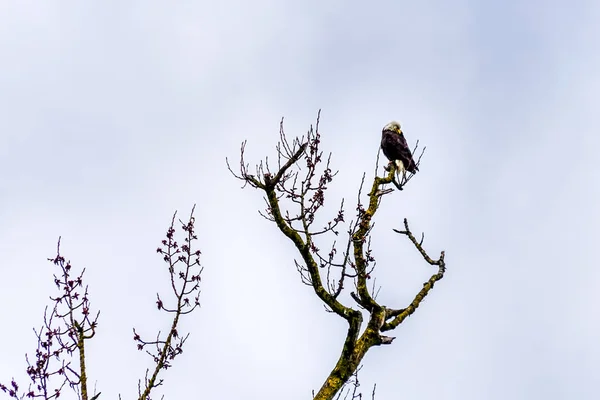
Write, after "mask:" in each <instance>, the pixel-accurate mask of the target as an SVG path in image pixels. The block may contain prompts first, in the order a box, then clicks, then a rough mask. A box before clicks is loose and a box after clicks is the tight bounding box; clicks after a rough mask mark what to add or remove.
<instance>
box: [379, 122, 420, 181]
mask: <svg viewBox="0 0 600 400" xmlns="http://www.w3.org/2000/svg"><path fill="white" fill-rule="evenodd" d="M381 150H383V154H385V156H386V157H387V159H388V160H390V161H391V162H393V163H394V164H395V165H396V174H397V176H398V183H399V184H402V177H403V176H404V174H405V173H406V171H408V172H410V173H413V174H414V173H415V172H417V171H418V170H419V168H417V164H415V160H413V157H412V154H411V152H410V149H409V148H408V143H406V139H405V138H404V134H403V133H402V130H401V129H400V124H399V123H398V122H396V121H392V122H390V123H389V124H387V125H386V126H384V127H383V131H382V133H381Z"/></svg>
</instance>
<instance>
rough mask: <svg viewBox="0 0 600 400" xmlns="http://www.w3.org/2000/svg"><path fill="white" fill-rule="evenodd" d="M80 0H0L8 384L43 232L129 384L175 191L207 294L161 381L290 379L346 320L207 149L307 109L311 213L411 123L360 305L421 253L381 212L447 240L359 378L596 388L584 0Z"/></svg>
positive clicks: (444, 395) (594, 17)
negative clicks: (323, 158)
mask: <svg viewBox="0 0 600 400" xmlns="http://www.w3.org/2000/svg"><path fill="white" fill-rule="evenodd" d="M84 3H85V4H84ZM91 3H92V2H83V3H82V2H68V1H63V2H55V1H50V0H48V1H44V2H39V1H11V0H0V60H1V61H0V171H2V176H1V178H0V254H1V255H2V256H1V259H0V260H1V261H0V273H1V274H0V277H1V278H0V304H1V305H2V306H1V307H0V318H1V321H2V323H1V326H2V327H3V329H1V330H0V342H2V343H4V344H3V345H2V352H1V355H0V381H4V382H6V381H8V380H10V378H11V377H12V376H15V377H17V378H19V380H20V381H21V382H26V376H25V374H24V369H25V360H24V354H25V352H32V351H33V349H34V346H35V337H34V335H33V332H32V331H31V328H32V327H33V326H38V325H39V323H40V321H41V316H42V314H43V309H44V306H45V304H47V303H48V300H47V298H48V295H50V294H52V290H53V284H52V273H53V272H54V270H53V268H52V265H51V264H50V263H49V262H47V261H46V258H48V257H52V256H53V255H54V254H55V250H56V241H57V238H58V237H59V236H61V235H62V250H63V253H64V255H66V256H67V257H68V258H70V259H71V260H72V262H73V264H74V265H75V266H76V267H85V268H87V273H86V277H87V280H88V283H89V284H90V292H91V296H92V306H93V307H94V308H95V309H101V311H102V314H101V317H100V327H99V332H98V335H97V337H96V338H95V339H94V340H93V341H91V342H90V344H89V352H88V354H87V357H88V363H89V374H90V379H91V381H92V382H93V383H94V384H96V385H97V389H98V390H99V391H102V396H101V399H103V398H105V399H109V398H110V399H115V398H117V395H118V394H119V393H121V394H122V395H123V398H124V399H126V398H133V397H134V396H135V395H136V393H137V379H138V378H140V377H142V376H143V373H144V370H145V368H146V367H147V366H148V365H149V360H148V359H147V357H145V356H144V355H143V354H142V353H140V352H138V351H136V349H135V344H134V342H133V340H132V333H131V328H132V327H133V326H135V327H136V328H137V329H138V331H140V332H143V333H146V334H147V335H149V336H152V335H154V334H155V332H156V331H157V330H158V329H162V330H163V331H164V330H166V329H167V326H168V321H166V320H165V319H164V318H163V317H162V316H161V314H160V313H159V312H157V311H156V309H155V304H154V301H155V296H156V292H157V291H158V290H162V289H164V288H165V286H166V285H167V279H168V277H167V275H166V271H165V270H164V267H163V263H162V262H161V260H160V257H159V256H157V255H156V253H155V249H156V247H157V245H158V244H159V243H160V240H162V238H163V235H164V233H165V231H166V228H167V227H168V224H169V223H170V219H171V216H172V214H173V212H174V211H175V210H179V211H180V213H181V214H182V215H188V213H189V211H190V209H191V207H192V206H193V204H194V203H196V204H197V229H198V233H199V236H200V248H201V250H202V252H203V257H202V263H203V265H204V267H205V271H204V274H203V282H202V294H201V302H202V308H201V309H200V310H199V311H198V312H197V313H195V314H193V315H191V316H189V317H188V318H186V319H185V320H184V322H183V324H184V325H183V327H182V330H189V331H191V332H192V335H191V336H190V339H189V341H188V343H187V345H186V347H185V349H184V354H183V355H182V356H181V357H180V358H178V359H177V360H176V362H175V365H174V367H173V368H172V369H170V370H169V371H168V372H167V373H166V374H165V375H164V377H165V379H166V383H165V385H164V386H163V387H161V389H162V390H161V391H159V392H158V393H164V394H165V395H166V398H167V399H185V398H194V399H195V398H198V399H252V398H261V399H284V398H286V399H310V398H311V391H312V390H313V389H314V390H318V388H319V387H320V386H321V384H322V383H323V381H324V379H325V378H326V376H327V374H328V373H329V371H330V370H331V369H332V368H333V366H334V365H335V362H336V360H337V358H338V356H339V353H340V350H341V348H342V344H343V339H344V335H345V331H346V324H345V322H344V321H342V320H341V319H340V318H338V317H336V316H335V315H332V314H328V313H326V312H325V311H324V310H323V307H322V305H321V304H320V302H319V300H318V299H317V298H316V296H315V295H314V294H313V292H312V290H311V289H310V288H309V287H307V286H304V285H303V284H302V283H301V282H300V277H299V276H298V274H297V272H296V269H295V267H294V263H293V259H294V257H296V253H295V248H294V247H293V246H292V245H291V244H290V243H288V242H287V241H286V240H284V238H282V236H281V235H280V234H279V233H278V231H277V229H276V227H275V226H274V225H273V224H271V223H269V222H268V221H265V220H264V219H262V218H261V217H260V216H259V215H258V213H257V211H256V210H257V209H259V208H261V207H262V206H263V202H262V196H261V193H259V192H258V191H256V190H253V189H250V188H247V189H245V190H241V189H240V182H239V181H236V180H235V179H233V178H232V177H231V176H230V175H229V173H228V171H227V169H226V167H225V157H226V156H228V157H230V158H232V159H234V160H237V157H238V154H239V145H240V142H242V141H243V140H246V139H247V140H248V148H247V157H248V161H249V162H250V163H251V164H254V163H255V162H258V161H259V160H260V159H261V158H263V157H264V156H271V157H273V156H274V154H275V153H274V146H275V144H276V142H277V139H278V124H279V121H280V118H281V117H285V121H286V130H287V132H288V134H289V135H301V134H303V133H304V132H305V131H306V130H307V129H308V127H309V126H310V124H311V123H314V121H315V118H316V115H317V111H318V109H322V110H323V111H322V115H321V134H322V136H323V148H324V150H329V151H333V165H334V168H335V169H337V170H339V171H340V172H339V175H338V177H337V178H336V180H335V181H334V184H333V185H332V188H331V190H330V192H329V193H328V197H327V203H326V204H327V205H328V206H329V207H330V208H329V210H330V211H331V212H332V213H333V211H334V209H335V207H336V206H337V204H338V203H339V200H340V199H341V198H342V197H345V198H347V199H348V203H349V205H350V206H349V212H350V211H351V210H352V209H353V204H352V203H353V201H354V199H355V198H356V190H357V188H358V185H359V182H360V178H361V175H362V173H363V171H366V172H367V174H368V177H371V178H372V171H373V168H374V164H375V160H376V156H377V148H378V145H379V141H380V135H381V128H382V127H383V125H385V124H386V123H387V122H389V121H390V120H393V119H395V120H399V121H401V123H402V127H403V130H404V132H405V135H406V137H407V140H408V141H409V143H410V144H411V145H414V143H415V142H416V140H417V139H418V140H420V143H421V144H424V145H426V146H427V153H426V155H425V158H424V160H423V161H422V166H421V171H420V172H419V173H418V174H417V175H416V177H415V178H414V179H413V180H412V181H411V182H410V183H409V185H408V186H407V188H406V190H404V191H403V192H395V193H394V194H392V195H389V196H386V197H385V198H384V201H383V203H382V206H381V209H380V211H379V213H378V215H377V217H376V218H375V223H376V228H375V234H374V251H375V254H376V257H377V260H378V266H377V271H376V274H375V275H376V276H377V283H378V284H379V285H381V286H382V289H381V292H380V295H379V299H380V300H381V302H382V303H384V304H386V305H388V306H390V307H402V306H405V305H406V304H408V302H410V301H411V299H412V297H413V296H414V294H415V293H416V291H418V290H419V289H420V288H421V285H422V283H423V282H424V281H425V280H426V279H427V278H428V277H429V276H430V275H431V273H432V272H434V271H433V270H432V268H431V267H429V266H427V265H426V264H425V263H424V262H423V261H422V260H421V259H420V258H419V256H418V254H417V253H416V251H415V249H414V248H413V247H411V245H410V244H409V243H408V242H407V240H406V239H405V238H403V237H400V236H399V235H397V234H394V233H393V232H392V228H401V224H402V219H403V218H404V217H407V218H409V221H410V222H411V226H412V228H413V230H415V232H421V231H425V232H426V236H425V238H426V239H425V246H426V249H428V250H429V251H430V252H431V253H432V254H433V255H437V253H438V252H439V251H440V250H446V253H447V257H446V261H447V267H448V271H447V273H446V277H445V278H444V279H443V280H442V281H441V282H439V284H438V285H436V287H435V289H434V290H433V291H432V292H431V293H430V296H429V297H428V298H427V299H426V301H425V302H424V303H423V304H422V306H421V308H419V310H418V312H417V313H416V314H414V315H413V316H412V317H411V318H409V319H408V320H407V321H405V323H404V324H402V325H401V326H400V327H399V328H398V329H397V330H396V331H395V332H394V333H393V335H394V336H396V337H397V339H396V341H395V342H394V343H393V345H391V346H387V347H379V348H373V349H371V350H370V351H369V353H368V354H367V356H366V357H365V359H364V363H363V364H364V368H363V370H362V385H363V386H362V387H363V388H364V389H365V392H370V390H371V387H372V385H373V384H374V383H377V397H376V398H377V400H385V399H399V398H406V399H423V400H427V399H461V400H465V399H515V400H517V399H542V398H544V399H597V398H599V396H600V394H599V393H598V392H599V391H600V389H598V388H599V387H600V375H599V374H598V370H599V368H600V346H598V338H599V337H600V317H599V316H598V313H597V310H596V308H597V307H596V305H597V304H599V302H600V291H599V290H598V288H599V285H600V272H599V269H598V265H597V262H596V258H597V249H598V240H599V237H598V226H599V225H600V212H599V211H598V210H599V208H598V204H600V168H599V166H598V159H597V155H596V153H597V149H598V148H599V147H600V139H599V136H598V129H597V122H598V115H597V112H598V104H600V52H599V51H598V49H599V48H600V47H599V45H600V43H599V42H600V40H599V38H600V28H599V27H598V21H599V18H600V4H599V3H598V2H596V1H592V0H590V1H574V2H567V1H538V0H531V1H527V2H523V1H516V0H512V1H505V2H495V3H494V4H492V2H475V1H460V0H459V1H454V2H445V1H431V2H415V1H410V2H409V1H382V2H372V3H370V4H368V3H367V2H364V1H361V2H358V1H341V0H326V1H312V0H309V1H302V2H299V1H298V2H291V1H288V2H283V1H275V0H271V1H265V0H257V1H241V0H240V1H230V0H222V1H220V2H201V1H180V2H170V3H169V4H167V3H165V2H159V1H148V0H145V1H103V2H95V4H91ZM217 4H218V5H217ZM158 393H157V394H158ZM156 397H157V398H158V396H156Z"/></svg>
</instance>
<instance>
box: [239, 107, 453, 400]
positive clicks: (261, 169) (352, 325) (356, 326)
mask: <svg viewBox="0 0 600 400" xmlns="http://www.w3.org/2000/svg"><path fill="white" fill-rule="evenodd" d="M319 120H320V111H319V115H318V116H317V123H316V125H315V128H314V129H313V127H312V126H311V128H310V129H309V131H308V133H307V134H306V136H302V137H300V138H296V139H294V140H293V141H292V142H291V144H290V142H289V141H288V139H287V138H286V135H285V133H284V130H283V120H282V123H281V124H280V142H279V144H278V145H277V147H276V149H277V160H278V162H277V165H278V169H277V171H276V172H275V173H272V172H271V170H270V167H269V163H268V160H265V161H264V162H261V163H259V164H258V166H257V169H256V173H255V174H250V173H249V170H248V164H247V163H246V161H245V157H244V156H245V155H244V152H245V148H246V142H244V143H242V147H241V156H240V171H239V172H237V173H235V172H233V171H232V169H231V166H230V165H229V162H227V165H228V168H229V170H230V171H231V172H232V174H233V175H234V176H235V177H236V178H238V179H240V180H241V181H243V182H244V186H245V185H246V184H247V185H250V186H251V187H254V188H257V189H260V190H262V191H263V192H264V194H265V200H266V204H267V209H266V210H265V213H264V214H262V213H261V215H263V216H264V217H265V218H267V219H268V220H269V221H272V222H275V224H276V225H277V227H278V228H279V230H280V231H281V232H282V233H283V234H284V235H285V236H286V237H287V238H289V239H290V240H291V242H292V243H293V244H294V246H295V247H296V249H297V250H298V253H299V255H300V257H301V260H302V262H298V261H296V267H297V268H298V270H299V271H300V274H301V277H302V280H303V282H305V283H306V284H308V285H310V286H311V287H312V288H313V290H314V292H315V293H316V294H317V296H318V297H319V298H320V299H321V301H323V303H324V304H325V306H326V309H328V310H330V311H332V312H334V313H335V314H337V315H339V316H341V317H342V318H344V319H345V320H346V321H347V322H348V331H347V334H346V339H345V341H344V346H343V348H342V352H341V355H340V357H339V359H338V362H337V364H336V365H335V367H334V368H333V370H332V371H331V373H330V374H329V376H328V377H327V379H326V380H325V383H324V384H323V386H322V387H321V389H320V390H319V391H318V393H317V394H316V395H315V396H314V398H315V399H319V400H325V399H327V400H331V399H333V398H334V396H335V395H336V393H339V391H340V389H341V388H342V387H343V386H344V384H346V383H347V382H348V380H349V379H351V377H352V376H353V374H355V373H356V371H357V369H358V368H359V365H360V362H361V360H362V359H363V357H364V356H365V354H366V353H367V351H368V350H369V349H370V348H371V347H373V346H379V345H382V344H391V343H392V341H393V340H394V338H393V337H388V336H384V335H382V334H381V333H382V332H385V331H388V330H392V329H394V328H396V327H397V326H398V325H399V324H400V323H402V321H404V319H405V318H406V317H407V316H408V315H410V314H412V313H414V311H415V310H416V308H417V307H418V306H419V304H420V303H421V302H422V300H423V298H424V297H425V296H427V294H428V293H429V291H430V290H431V289H432V288H433V285H434V283H435V282H437V281H439V280H440V279H442V278H443V274H444V271H445V264H444V253H443V252H442V255H441V257H440V259H439V260H435V261H434V260H433V259H431V258H430V257H429V256H428V255H427V253H426V252H425V251H424V250H423V247H422V243H420V242H418V241H416V239H415V237H414V235H413V234H412V233H411V231H410V230H409V229H408V223H407V222H406V220H405V230H404V231H396V232H398V233H401V234H404V235H406V236H407V237H408V238H409V240H410V241H411V242H412V243H413V245H414V246H415V247H416V248H417V250H418V251H419V252H420V253H421V255H422V256H423V257H424V259H425V261H427V262H428V263H429V264H431V265H437V266H438V272H437V273H436V274H434V275H433V276H432V277H431V278H430V279H429V281H428V282H426V283H425V284H424V287H423V289H421V290H420V291H419V292H418V293H417V294H416V296H415V299H414V300H413V302H412V303H411V304H410V305H409V306H408V307H407V308H405V309H393V308H388V307H386V306H384V305H382V304H380V303H378V302H377V301H376V299H375V296H374V294H373V288H371V289H370V288H369V285H368V281H369V280H370V279H371V274H372V273H373V272H374V268H375V258H374V256H373V254H372V251H371V249H370V245H369V244H370V234H371V231H372V229H373V218H374V217H375V215H376V213H377V210H378V208H379V206H380V204H381V201H382V198H383V196H385V195H387V194H390V193H392V192H393V189H390V188H388V187H387V185H388V184H390V183H392V184H394V185H395V186H396V187H397V188H399V189H402V186H404V185H406V183H407V182H408V180H410V179H411V178H412V176H408V177H406V176H405V177H404V179H403V181H402V182H396V181H395V180H394V176H395V172H396V171H395V166H394V165H393V164H390V166H389V167H388V168H387V173H386V174H385V175H384V176H383V177H379V176H375V178H374V179H373V183H372V185H371V188H370V191H369V193H368V194H367V197H368V203H367V205H366V208H365V207H364V206H363V205H362V202H361V197H362V196H361V193H362V187H363V183H364V176H363V179H362V183H361V189H360V190H359V196H358V203H357V206H356V219H355V220H353V221H350V223H349V224H348V230H347V234H348V241H347V242H346V243H345V245H344V246H343V247H342V250H341V251H340V252H339V254H338V249H337V247H336V244H337V241H335V240H334V241H333V245H331V246H330V247H329V246H328V247H329V248H330V250H329V252H328V253H327V254H325V255H324V254H322V253H321V250H320V249H319V247H318V245H317V241H318V240H317V238H321V236H322V235H323V234H333V235H335V236H337V235H338V226H339V225H340V224H342V223H345V220H344V209H343V204H344V203H343V201H342V207H341V209H340V210H339V211H338V212H337V215H336V216H335V217H334V218H333V219H332V220H331V221H329V222H327V223H326V224H325V225H324V226H323V227H321V228H318V229H314V228H312V226H313V225H314V224H315V221H316V215H317V213H318V211H320V210H321V208H322V207H323V205H324V202H325V192H326V190H327V187H328V184H329V183H330V182H331V181H332V179H333V177H334V176H335V173H332V172H331V169H330V160H331V155H329V157H327V158H326V161H325V159H324V158H323V153H322V151H321V150H320V133H319ZM302 159H303V160H304V162H303V163H301V162H300V160H302ZM323 163H325V164H324V165H323ZM418 163H420V157H419V159H418ZM302 164H305V166H303V165H302ZM294 166H296V167H294ZM293 167H294V170H293V171H292V168H293ZM303 170H304V171H305V173H304V174H303V175H302V176H301V175H300V173H301V171H303ZM336 275H337V278H334V276H336ZM324 279H325V283H324V281H323V280H324ZM346 280H351V281H352V282H353V283H354V286H355V288H356V293H355V292H351V293H350V296H351V298H352V299H354V301H355V302H356V303H357V305H358V306H359V308H358V309H355V308H353V307H352V306H350V305H346V304H343V303H342V302H341V301H340V297H339V296H340V293H341V292H342V291H343V289H344V288H345V287H346V285H345V284H344V283H345V281H346ZM361 309H364V310H365V311H366V312H367V315H368V321H367V325H366V327H365V329H364V331H363V333H362V334H360V331H361V327H362V324H363V313H362V312H361Z"/></svg>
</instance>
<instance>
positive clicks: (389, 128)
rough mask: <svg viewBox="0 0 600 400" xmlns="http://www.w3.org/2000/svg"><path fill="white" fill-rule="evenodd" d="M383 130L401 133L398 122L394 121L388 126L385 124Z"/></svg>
mask: <svg viewBox="0 0 600 400" xmlns="http://www.w3.org/2000/svg"><path fill="white" fill-rule="evenodd" d="M383 130H384V131H392V132H397V133H402V130H401V129H400V122H396V121H392V122H390V123H389V124H387V125H386V126H384V127H383Z"/></svg>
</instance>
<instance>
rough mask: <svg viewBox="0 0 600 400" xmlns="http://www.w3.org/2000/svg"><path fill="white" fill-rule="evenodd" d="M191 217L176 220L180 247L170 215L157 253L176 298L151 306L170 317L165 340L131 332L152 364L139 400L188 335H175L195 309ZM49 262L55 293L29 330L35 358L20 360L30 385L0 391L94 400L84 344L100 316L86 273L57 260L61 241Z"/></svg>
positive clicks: (145, 398) (146, 399)
mask: <svg viewBox="0 0 600 400" xmlns="http://www.w3.org/2000/svg"><path fill="white" fill-rule="evenodd" d="M193 214H194V209H192V213H191V214H190V218H189V219H188V220H187V221H186V222H183V221H179V222H180V224H181V230H182V231H183V232H184V238H183V244H181V245H179V244H178V243H177V241H176V239H175V232H176V229H175V215H176V214H175V215H174V216H173V219H172V221H171V225H170V227H169V229H168V230H167V234H166V238H165V239H164V240H163V241H162V246H161V247H159V248H158V249H157V252H158V253H160V254H161V255H162V257H163V260H164V262H165V263H166V264H167V266H168V272H169V276H170V281H171V288H172V291H173V294H174V297H175V299H174V300H173V301H172V303H173V304H172V305H169V306H167V305H165V304H164V303H163V300H162V299H161V298H160V296H159V295H157V302H156V304H157V307H158V309H159V310H161V311H164V312H167V313H171V314H172V315H173V319H172V323H171V327H170V329H169V331H168V333H167V335H166V337H163V336H162V335H161V333H160V332H159V333H158V335H157V336H156V339H155V340H152V341H145V340H143V339H142V338H141V337H140V335H138V334H137V332H136V331H135V329H134V340H135V341H136V343H137V348H138V349H139V350H146V352H147V353H148V354H150V356H151V357H152V360H153V362H154V368H153V369H152V372H151V373H150V369H148V370H147V371H146V378H145V379H144V382H143V384H142V382H141V380H140V382H139V383H138V391H139V397H138V399H139V400H150V393H151V391H152V389H154V388H156V387H158V386H160V385H161V384H162V383H163V381H162V379H160V378H159V372H160V371H161V370H163V369H166V368H169V367H170V366H171V363H172V360H173V359H174V358H175V357H176V356H177V355H179V354H181V352H182V351H183V350H182V348H183V344H184V343H185V341H186V339H187V338H188V336H189V334H186V335H181V334H179V332H178V326H179V322H180V319H181V317H182V316H184V315H187V314H189V313H191V312H192V311H194V310H195V309H196V308H197V307H198V306H199V298H198V296H199V293H200V274H201V272H202V267H201V266H200V250H195V249H194V242H195V241H196V240H197V239H198V238H197V236H196V233H195V231H194V222H195V219H194V215H193ZM49 261H51V262H52V263H53V264H54V266H55V267H56V268H58V273H57V274H56V275H54V283H55V284H56V287H57V289H58V294H57V295H56V297H52V296H51V297H50V300H51V301H52V305H51V307H46V310H45V311H44V321H43V323H42V326H41V328H39V329H34V332H35V335H36V338H37V348H36V350H35V354H34V355H33V356H30V355H26V356H25V359H26V362H27V370H26V371H27V375H28V376H29V378H30V382H29V384H28V385H27V387H26V388H25V387H21V386H20V385H19V384H18V383H17V380H16V379H14V378H13V379H11V381H10V382H9V383H8V384H5V383H0V392H2V393H5V394H6V395H8V397H10V398H14V399H26V398H41V399H44V400H50V399H56V398H59V397H60V396H61V395H62V394H63V391H64V389H65V388H68V389H70V390H72V391H73V392H75V393H76V395H77V397H78V398H79V399H81V400H96V399H98V398H99V396H100V394H101V392H97V393H94V394H93V395H92V394H90V390H89V385H88V382H89V377H88V374H87V372H86V365H87V363H88V358H87V356H86V342H87V341H88V340H91V339H93V338H94V336H95V333H96V330H97V329H98V318H99V316H100V312H99V311H97V312H92V310H91V305H90V297H89V291H88V286H87V284H85V283H84V273H85V269H82V270H81V272H80V273H78V274H77V273H75V271H74V268H73V266H72V264H71V262H70V261H67V260H66V259H65V257H64V256H62V255H61V252H60V239H59V241H58V246H57V252H56V256H55V257H53V258H50V259H49ZM169 302H171V301H169ZM94 392H95V390H94Z"/></svg>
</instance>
